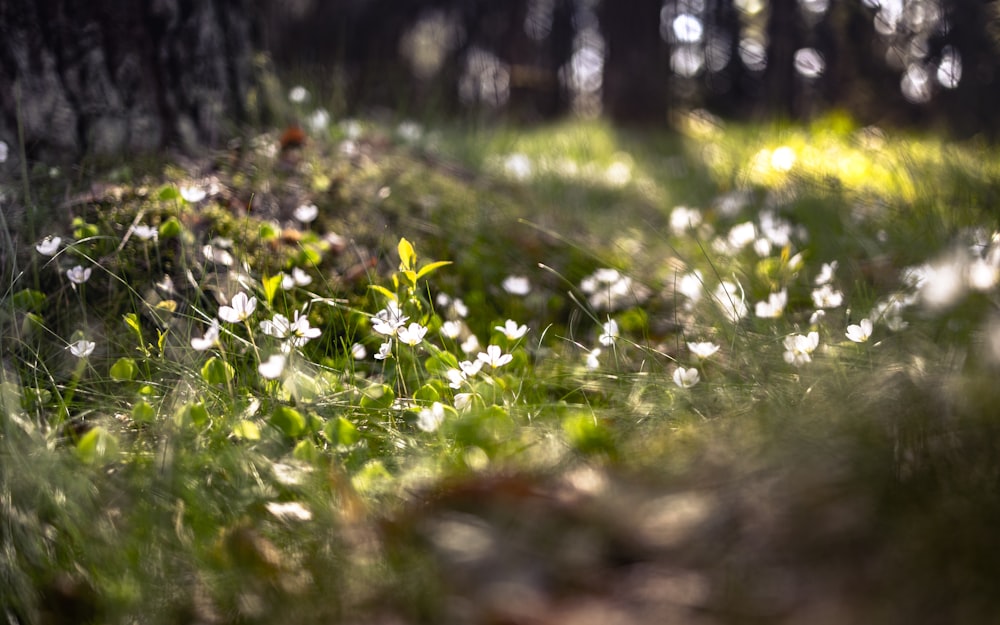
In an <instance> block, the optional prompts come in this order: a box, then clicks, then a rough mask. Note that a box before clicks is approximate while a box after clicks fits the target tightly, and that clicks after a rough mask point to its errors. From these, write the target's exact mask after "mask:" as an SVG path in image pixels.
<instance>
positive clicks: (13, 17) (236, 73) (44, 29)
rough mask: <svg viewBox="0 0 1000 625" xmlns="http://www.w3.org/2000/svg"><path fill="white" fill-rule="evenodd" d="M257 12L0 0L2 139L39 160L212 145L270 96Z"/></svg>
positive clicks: (87, 0)
mask: <svg viewBox="0 0 1000 625" xmlns="http://www.w3.org/2000/svg"><path fill="white" fill-rule="evenodd" d="M253 15H254V14H253V10H252V8H251V2H250V0H141V1H131V0H41V1H39V0H0V93H2V94H3V97H0V140H3V141H5V142H6V143H7V144H8V145H9V146H12V147H13V146H18V145H20V139H21V138H22V137H23V141H24V145H25V149H26V152H27V154H28V156H29V158H30V159H39V160H43V161H66V160H70V159H73V158H75V157H78V156H80V155H81V154H84V153H97V154H112V155H123V154H131V153H136V152H142V151H150V150H155V149H158V148H160V147H163V146H165V145H174V146H179V147H183V148H188V149H190V148H192V147H194V146H198V145H215V144H218V143H219V142H220V141H222V140H223V139H225V138H226V137H227V136H229V135H230V134H231V133H232V131H233V130H234V128H235V127H236V126H238V125H240V124H244V123H247V122H250V121H257V119H258V118H259V116H260V115H261V114H262V106H261V104H262V103H263V102H265V101H266V98H264V97H263V94H262V93H260V90H259V87H260V85H261V84H262V83H261V80H260V79H261V74H260V71H261V70H260V68H259V67H258V66H257V65H255V57H254V54H255V50H256V48H257V37H256V30H255V27H254V20H253ZM17 151H18V150H11V152H12V153H15V152H17Z"/></svg>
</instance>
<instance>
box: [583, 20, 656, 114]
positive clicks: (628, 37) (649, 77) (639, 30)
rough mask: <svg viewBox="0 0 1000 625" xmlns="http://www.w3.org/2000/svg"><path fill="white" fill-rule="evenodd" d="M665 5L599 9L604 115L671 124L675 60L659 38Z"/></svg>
mask: <svg viewBox="0 0 1000 625" xmlns="http://www.w3.org/2000/svg"><path fill="white" fill-rule="evenodd" d="M662 6H663V3H662V2H661V1H660V0H635V1H634V2H628V3H619V2H612V0H604V1H603V2H602V3H601V5H600V9H599V11H600V16H599V17H600V22H601V32H602V34H603V35H604V41H605V45H606V46H607V51H606V55H605V58H604V86H603V103H604V111H605V113H607V114H608V115H610V116H611V117H612V118H613V119H615V120H617V121H624V122H663V121H665V120H666V118H667V109H668V96H669V92H668V85H669V80H670V60H669V59H670V55H669V50H668V47H667V44H666V42H664V41H663V38H662V37H661V36H660V9H661V8H662Z"/></svg>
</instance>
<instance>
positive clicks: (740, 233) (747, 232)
mask: <svg viewBox="0 0 1000 625" xmlns="http://www.w3.org/2000/svg"><path fill="white" fill-rule="evenodd" d="M756 238H757V228H756V226H754V225H753V222H752V221H745V222H743V223H741V224H736V225H735V226H733V227H732V228H731V229H730V230H729V235H728V236H727V237H726V242H727V243H729V245H730V247H732V248H733V249H736V250H741V249H743V248H744V247H746V246H747V245H749V244H750V243H752V242H753V241H754V239H756Z"/></svg>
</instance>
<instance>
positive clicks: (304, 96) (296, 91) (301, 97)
mask: <svg viewBox="0 0 1000 625" xmlns="http://www.w3.org/2000/svg"><path fill="white" fill-rule="evenodd" d="M288 99H289V100H291V101H292V102H294V103H295V104H302V103H303V102H305V101H306V100H308V99H309V91H307V90H306V88H305V87H303V86H302V85H295V86H294V87H292V88H291V89H289V91H288Z"/></svg>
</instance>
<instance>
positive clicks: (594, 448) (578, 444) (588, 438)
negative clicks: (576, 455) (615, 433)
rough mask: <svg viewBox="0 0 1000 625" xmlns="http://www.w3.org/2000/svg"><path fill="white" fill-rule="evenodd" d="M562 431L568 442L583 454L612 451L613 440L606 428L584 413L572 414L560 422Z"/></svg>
mask: <svg viewBox="0 0 1000 625" xmlns="http://www.w3.org/2000/svg"><path fill="white" fill-rule="evenodd" d="M562 428H563V433H564V434H565V435H566V438H567V439H568V440H569V442H570V444H571V445H572V446H573V447H575V448H576V449H577V450H578V451H580V452H582V453H585V454H597V453H613V452H614V442H613V441H612V439H611V434H610V432H608V430H607V428H606V427H604V426H602V425H601V424H600V422H598V421H595V420H594V417H593V416H592V415H589V414H585V413H578V414H573V415H570V416H568V417H566V418H565V419H563V422H562Z"/></svg>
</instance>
